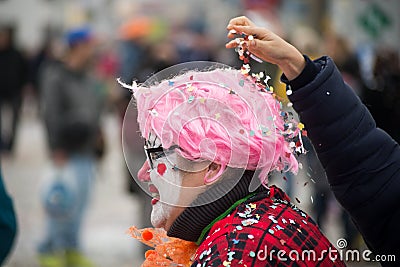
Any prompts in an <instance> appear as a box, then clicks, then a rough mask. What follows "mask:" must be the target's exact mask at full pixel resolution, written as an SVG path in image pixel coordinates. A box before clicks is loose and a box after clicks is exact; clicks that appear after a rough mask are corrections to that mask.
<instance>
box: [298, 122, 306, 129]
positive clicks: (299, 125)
mask: <svg viewBox="0 0 400 267" xmlns="http://www.w3.org/2000/svg"><path fill="white" fill-rule="evenodd" d="M297 128H299V129H300V130H303V129H304V124H303V123H301V122H299V124H297Z"/></svg>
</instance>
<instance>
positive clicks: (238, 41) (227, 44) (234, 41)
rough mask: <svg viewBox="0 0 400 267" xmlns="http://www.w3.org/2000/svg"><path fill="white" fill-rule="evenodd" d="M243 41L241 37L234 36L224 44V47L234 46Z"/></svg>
mask: <svg viewBox="0 0 400 267" xmlns="http://www.w3.org/2000/svg"><path fill="white" fill-rule="evenodd" d="M242 41H243V39H242V38H236V39H235V40H231V41H229V42H228V43H226V44H225V47H226V48H235V47H237V46H238V45H239V44H240V43H241V42H242Z"/></svg>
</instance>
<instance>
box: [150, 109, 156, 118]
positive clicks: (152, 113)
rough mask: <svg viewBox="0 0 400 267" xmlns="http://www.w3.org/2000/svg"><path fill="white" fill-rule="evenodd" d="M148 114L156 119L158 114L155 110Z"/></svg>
mask: <svg viewBox="0 0 400 267" xmlns="http://www.w3.org/2000/svg"><path fill="white" fill-rule="evenodd" d="M150 114H151V115H152V116H154V117H157V116H158V112H157V110H155V109H152V110H150Z"/></svg>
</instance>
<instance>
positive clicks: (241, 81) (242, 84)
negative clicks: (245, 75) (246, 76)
mask: <svg viewBox="0 0 400 267" xmlns="http://www.w3.org/2000/svg"><path fill="white" fill-rule="evenodd" d="M239 85H240V86H242V87H243V86H244V80H243V79H242V80H240V81H239Z"/></svg>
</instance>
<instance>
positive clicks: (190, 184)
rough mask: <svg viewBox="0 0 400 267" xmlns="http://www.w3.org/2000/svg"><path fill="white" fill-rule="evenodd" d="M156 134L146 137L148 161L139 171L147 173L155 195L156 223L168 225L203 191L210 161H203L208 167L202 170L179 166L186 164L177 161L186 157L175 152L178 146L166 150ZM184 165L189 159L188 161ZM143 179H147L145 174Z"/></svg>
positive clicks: (152, 214) (142, 173)
mask: <svg viewBox="0 0 400 267" xmlns="http://www.w3.org/2000/svg"><path fill="white" fill-rule="evenodd" d="M154 136H155V135H151V136H150V137H149V139H148V140H147V141H146V145H145V152H146V155H147V156H148V161H147V162H146V163H145V164H144V166H143V168H142V170H141V172H140V173H141V176H142V177H144V176H146V177H147V178H146V181H148V185H149V191H150V193H151V195H152V196H153V199H152V205H153V209H152V213H151V222H152V224H153V226H154V227H163V228H166V229H168V228H169V227H170V226H171V224H172V223H173V222H174V221H175V219H176V218H177V217H178V216H179V214H180V213H181V212H182V211H183V210H184V209H185V207H186V206H188V205H189V204H190V203H191V202H192V201H193V200H194V198H195V197H196V196H197V195H198V194H200V193H201V192H204V190H205V186H204V183H203V181H204V176H205V173H206V171H207V166H208V164H205V163H202V164H203V165H204V166H205V167H203V168H202V170H200V171H195V172H186V171H182V170H179V169H178V168H177V167H176V166H177V165H179V166H181V165H183V164H180V163H178V162H182V161H185V160H184V159H182V157H180V156H179V155H178V154H177V153H175V152H174V151H175V148H173V149H172V148H170V149H167V150H164V149H163V148H162V146H161V142H160V140H159V139H158V138H157V137H154ZM150 145H151V146H152V147H149V146H150ZM176 147H177V146H176ZM186 161H187V160H186ZM196 164H197V163H194V165H195V167H198V166H197V165H198V164H197V165H196ZM185 165H186V166H187V165H189V163H187V162H186V163H185ZM141 180H142V181H144V180H145V178H142V179H141Z"/></svg>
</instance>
